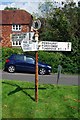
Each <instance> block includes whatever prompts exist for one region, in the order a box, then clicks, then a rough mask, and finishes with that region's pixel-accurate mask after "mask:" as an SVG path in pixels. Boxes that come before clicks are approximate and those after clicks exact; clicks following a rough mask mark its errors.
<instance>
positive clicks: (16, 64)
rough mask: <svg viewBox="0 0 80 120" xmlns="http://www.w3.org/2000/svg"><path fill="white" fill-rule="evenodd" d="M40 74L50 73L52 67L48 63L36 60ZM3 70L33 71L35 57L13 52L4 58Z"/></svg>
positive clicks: (11, 71)
mask: <svg viewBox="0 0 80 120" xmlns="http://www.w3.org/2000/svg"><path fill="white" fill-rule="evenodd" d="M38 67H39V68H38V69H39V74H40V75H45V74H50V73H51V71H52V68H51V66H50V65H48V64H45V63H42V62H38ZM5 70H7V71H8V72H10V73H13V72H15V71H22V72H31V73H35V58H34V57H32V56H27V55H23V54H13V55H11V56H10V57H9V58H8V59H6V63H5Z"/></svg>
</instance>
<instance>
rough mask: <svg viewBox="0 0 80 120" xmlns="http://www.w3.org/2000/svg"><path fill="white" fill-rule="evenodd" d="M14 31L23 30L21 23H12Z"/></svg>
mask: <svg viewBox="0 0 80 120" xmlns="http://www.w3.org/2000/svg"><path fill="white" fill-rule="evenodd" d="M12 31H21V25H15V24H14V25H12Z"/></svg>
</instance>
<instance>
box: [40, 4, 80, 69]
mask: <svg viewBox="0 0 80 120" xmlns="http://www.w3.org/2000/svg"><path fill="white" fill-rule="evenodd" d="M44 5H47V6H48V7H49V5H50V4H49V3H47V4H45V3H44ZM42 6H43V5H42ZM42 8H43V7H40V8H39V10H41V11H42ZM48 10H49V9H48ZM48 13H49V14H48ZM42 17H43V19H44V21H45V24H44V25H43V27H42V31H41V33H40V40H42V41H43V40H45V41H47V40H50V41H63V42H69V41H70V42H72V51H71V52H62V54H65V55H66V57H69V59H71V61H73V63H74V64H75V65H76V66H77V67H78V66H80V65H79V56H80V50H79V47H80V45H79V42H80V7H79V5H78V6H76V4H75V3H74V2H69V3H65V4H64V7H61V8H58V7H57V8H55V7H54V4H52V3H51V5H50V10H49V12H47V11H46V14H45V16H44V15H43V11H42ZM40 19H41V18H40ZM79 68H80V67H79Z"/></svg>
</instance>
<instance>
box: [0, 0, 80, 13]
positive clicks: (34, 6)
mask: <svg viewBox="0 0 80 120" xmlns="http://www.w3.org/2000/svg"><path fill="white" fill-rule="evenodd" d="M17 1H18V0H0V10H3V9H4V8H5V7H6V6H8V7H17V8H20V9H24V10H26V11H28V12H30V13H33V12H38V4H39V3H40V2H41V3H43V2H44V1H45V0H19V2H17ZM49 1H55V2H56V5H58V6H60V5H61V2H62V1H66V0H49ZM73 1H74V2H76V3H77V2H78V1H79V0H73ZM57 2H58V3H57Z"/></svg>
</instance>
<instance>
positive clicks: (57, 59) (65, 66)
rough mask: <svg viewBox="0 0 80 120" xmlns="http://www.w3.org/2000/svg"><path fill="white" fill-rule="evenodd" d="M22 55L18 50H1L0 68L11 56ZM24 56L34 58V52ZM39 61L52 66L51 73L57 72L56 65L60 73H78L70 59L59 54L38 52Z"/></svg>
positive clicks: (74, 63)
mask: <svg viewBox="0 0 80 120" xmlns="http://www.w3.org/2000/svg"><path fill="white" fill-rule="evenodd" d="M14 53H16V54H22V53H23V51H22V49H20V48H2V66H3V68H4V63H5V60H6V59H7V58H8V57H9V56H10V55H11V54H14ZM24 54H29V55H32V56H34V57H35V52H26V53H24ZM38 55H39V61H42V62H45V63H47V64H50V65H51V66H52V71H53V73H56V72H57V68H58V65H59V64H61V66H62V73H78V67H77V63H76V62H74V60H73V59H71V58H70V57H68V56H66V55H64V54H62V53H61V52H44V51H39V52H38Z"/></svg>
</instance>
